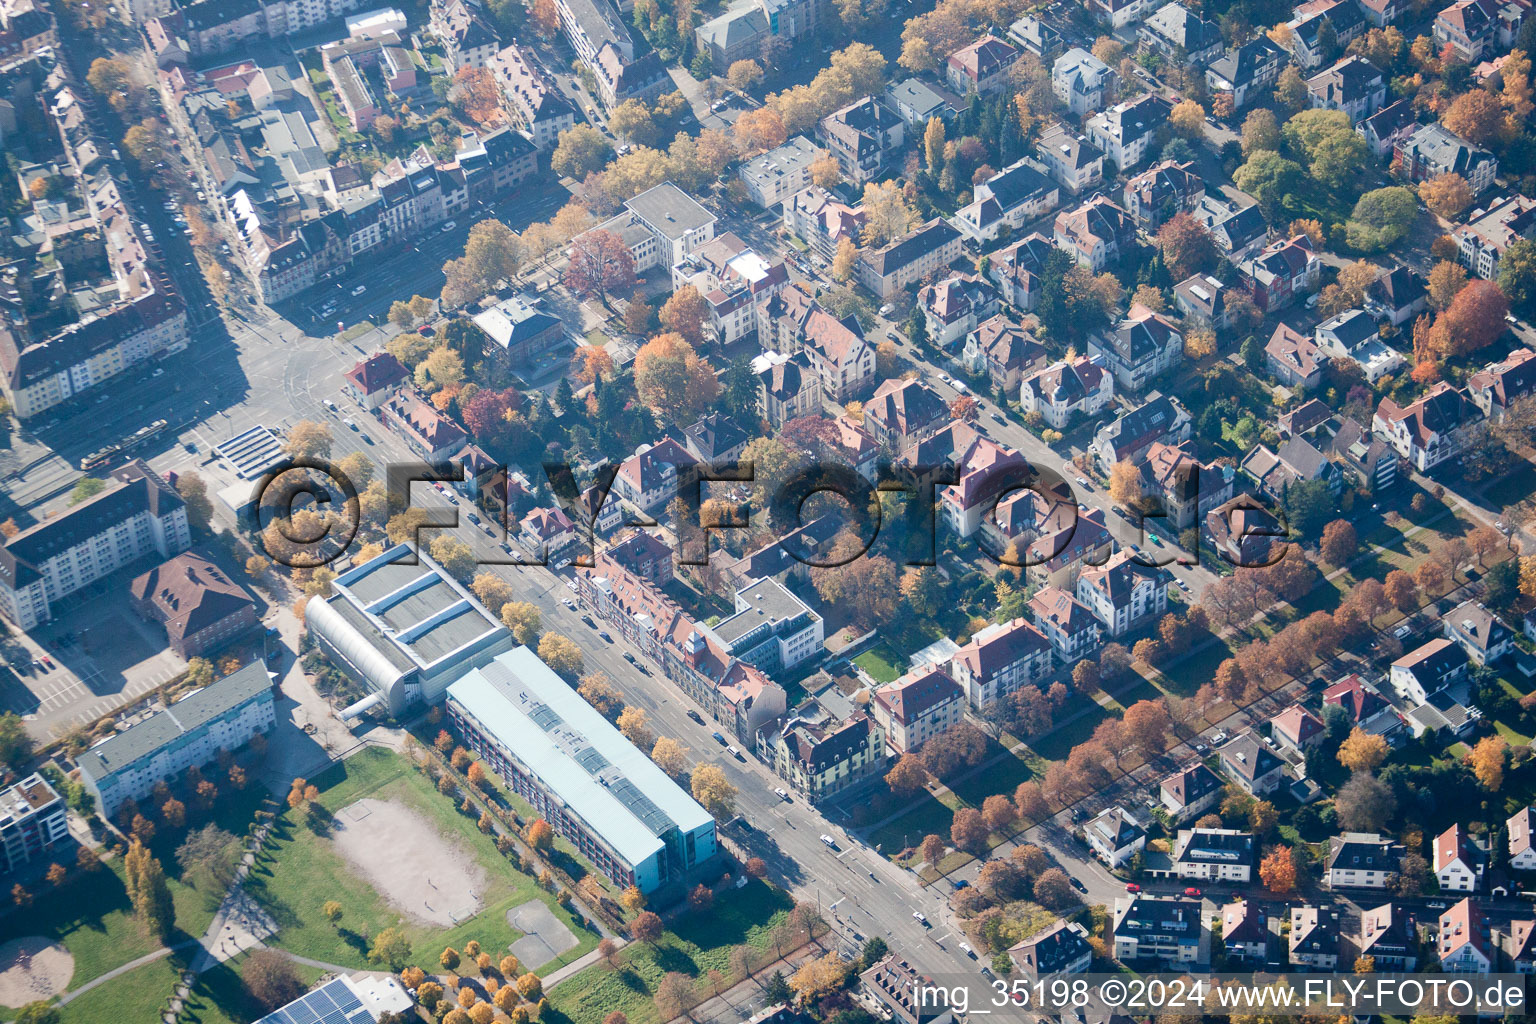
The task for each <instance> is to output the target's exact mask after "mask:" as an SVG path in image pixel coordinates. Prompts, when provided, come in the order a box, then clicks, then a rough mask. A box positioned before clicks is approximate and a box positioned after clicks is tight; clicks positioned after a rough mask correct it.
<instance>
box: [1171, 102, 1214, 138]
mask: <svg viewBox="0 0 1536 1024" xmlns="http://www.w3.org/2000/svg"><path fill="white" fill-rule="evenodd" d="M1168 123H1169V125H1171V126H1172V127H1173V130H1174V131H1176V132H1178V133H1179V134H1180V135H1182V136H1184V137H1185V138H1186V139H1203V138H1204V137H1205V108H1204V107H1202V106H1201V105H1200V104H1199V103H1197V102H1195V101H1194V100H1182V101H1180V102H1178V103H1175V104H1174V106H1173V111H1172V112H1171V113H1169V115H1168Z"/></svg>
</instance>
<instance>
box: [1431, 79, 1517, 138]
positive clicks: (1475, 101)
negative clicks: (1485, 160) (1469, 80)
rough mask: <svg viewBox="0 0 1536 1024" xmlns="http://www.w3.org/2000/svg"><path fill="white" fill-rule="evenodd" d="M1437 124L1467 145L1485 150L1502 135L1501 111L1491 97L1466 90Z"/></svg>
mask: <svg viewBox="0 0 1536 1024" xmlns="http://www.w3.org/2000/svg"><path fill="white" fill-rule="evenodd" d="M1440 123H1441V124H1443V125H1445V127H1446V128H1447V129H1448V130H1450V131H1452V132H1454V133H1456V134H1457V135H1460V136H1461V137H1462V138H1464V139H1466V140H1467V141H1468V142H1471V143H1473V144H1475V145H1478V146H1484V145H1487V144H1488V143H1490V142H1492V141H1494V140H1495V139H1496V138H1497V137H1498V136H1499V135H1500V134H1502V132H1503V131H1504V108H1503V105H1502V104H1500V102H1499V100H1498V97H1496V96H1495V95H1494V94H1493V93H1491V92H1488V91H1487V90H1485V89H1468V90H1467V91H1466V92H1464V93H1462V94H1461V95H1460V96H1458V97H1456V98H1455V99H1454V100H1452V101H1451V105H1450V106H1449V107H1447V108H1446V109H1445V112H1444V113H1443V114H1441V115H1440Z"/></svg>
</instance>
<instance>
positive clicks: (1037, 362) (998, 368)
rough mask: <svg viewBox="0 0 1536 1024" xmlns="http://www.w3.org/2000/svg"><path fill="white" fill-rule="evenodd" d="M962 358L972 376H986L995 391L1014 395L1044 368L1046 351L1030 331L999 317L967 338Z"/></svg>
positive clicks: (977, 327)
mask: <svg viewBox="0 0 1536 1024" xmlns="http://www.w3.org/2000/svg"><path fill="white" fill-rule="evenodd" d="M961 358H962V359H963V360H964V362H965V365H966V366H967V367H968V368H969V369H970V370H971V372H972V373H985V374H986V375H987V379H988V380H990V381H991V382H992V386H993V387H995V388H998V389H1000V390H1001V391H1003V393H1005V394H1010V395H1011V394H1013V393H1015V392H1017V391H1018V389H1019V384H1020V382H1021V381H1022V380H1023V379H1024V376H1025V374H1029V373H1034V372H1035V371H1036V370H1039V369H1043V368H1044V366H1045V362H1046V351H1045V346H1043V345H1041V344H1040V343H1039V342H1038V341H1036V340H1035V339H1034V336H1033V335H1031V334H1030V333H1029V332H1028V331H1026V330H1024V328H1022V327H1020V326H1019V325H1018V324H1015V323H1013V322H1012V321H1010V320H1008V319H1007V318H1006V317H1004V316H1002V315H1001V314H999V315H997V316H993V317H990V318H988V319H986V320H983V321H982V322H980V323H978V324H977V325H976V327H975V329H974V330H972V331H971V332H970V333H969V334H967V335H966V336H965V349H964V351H963V353H962V355H961Z"/></svg>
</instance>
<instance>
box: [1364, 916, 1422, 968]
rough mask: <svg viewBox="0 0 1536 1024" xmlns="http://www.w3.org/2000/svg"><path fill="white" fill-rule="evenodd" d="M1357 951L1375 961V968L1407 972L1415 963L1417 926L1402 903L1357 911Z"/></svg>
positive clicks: (1416, 965) (1416, 962) (1417, 962)
mask: <svg viewBox="0 0 1536 1024" xmlns="http://www.w3.org/2000/svg"><path fill="white" fill-rule="evenodd" d="M1359 946H1360V955H1361V956H1368V957H1370V958H1371V959H1372V960H1374V961H1375V962H1376V969H1377V970H1378V971H1381V972H1383V973H1385V972H1389V971H1395V972H1402V973H1406V972H1410V971H1413V970H1414V969H1415V968H1417V967H1418V965H1419V930H1418V928H1417V927H1416V926H1415V924H1414V921H1413V916H1412V915H1411V914H1410V913H1409V912H1408V911H1407V910H1405V909H1403V908H1402V907H1398V906H1395V905H1393V904H1391V903H1384V904H1382V905H1381V906H1379V907H1374V908H1371V909H1363V908H1362V909H1361V911H1360V935H1359Z"/></svg>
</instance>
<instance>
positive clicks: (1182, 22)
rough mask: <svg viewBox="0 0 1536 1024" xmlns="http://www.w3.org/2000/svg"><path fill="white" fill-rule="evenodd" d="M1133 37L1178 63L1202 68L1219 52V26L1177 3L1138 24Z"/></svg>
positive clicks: (1217, 55) (1221, 43)
mask: <svg viewBox="0 0 1536 1024" xmlns="http://www.w3.org/2000/svg"><path fill="white" fill-rule="evenodd" d="M1136 38H1137V40H1139V41H1140V42H1141V44H1142V45H1143V46H1145V47H1146V48H1147V49H1149V50H1151V51H1152V52H1153V53H1156V54H1159V55H1161V56H1162V57H1163V58H1164V59H1165V60H1169V61H1172V62H1173V63H1174V64H1176V65H1179V66H1189V67H1204V66H1205V65H1207V64H1209V63H1210V62H1211V61H1213V60H1215V59H1216V58H1217V57H1219V56H1220V55H1221V51H1222V47H1223V46H1224V45H1225V44H1224V43H1223V42H1222V38H1221V28H1220V27H1219V26H1218V25H1216V23H1215V22H1210V21H1206V20H1205V19H1204V18H1202V17H1200V16H1199V15H1197V14H1195V13H1194V12H1192V11H1191V10H1190V9H1189V8H1188V7H1185V6H1184V5H1183V4H1180V3H1172V4H1168V5H1167V6H1166V7H1162V8H1159V9H1158V10H1157V12H1156V13H1154V14H1152V15H1151V16H1150V17H1148V18H1147V20H1146V21H1143V22H1142V23H1141V27H1140V28H1138V29H1137V30H1136Z"/></svg>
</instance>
